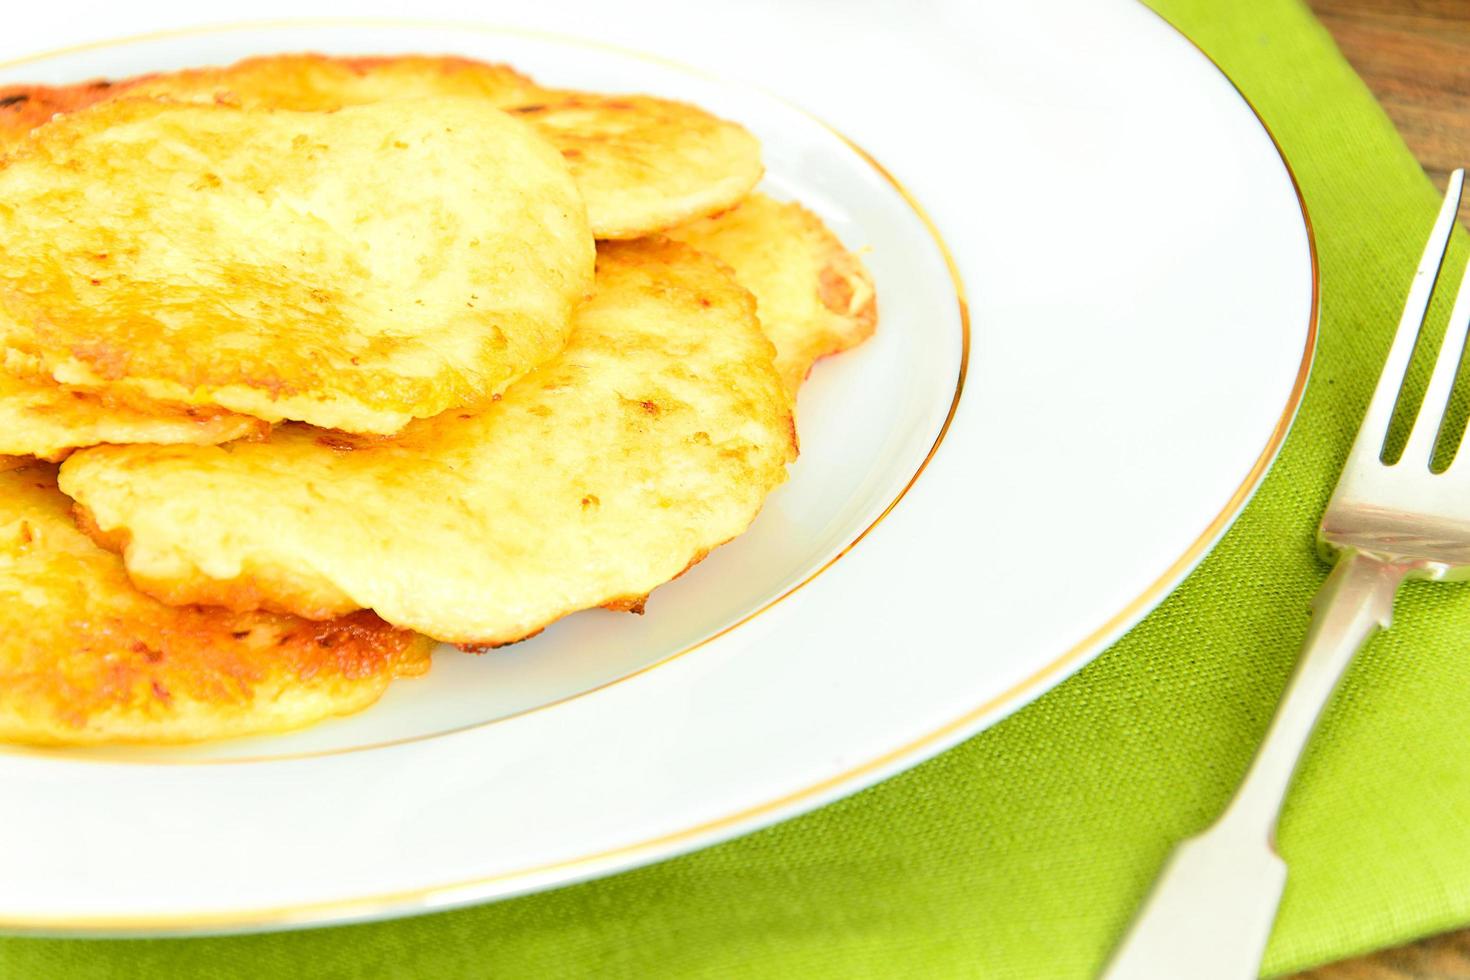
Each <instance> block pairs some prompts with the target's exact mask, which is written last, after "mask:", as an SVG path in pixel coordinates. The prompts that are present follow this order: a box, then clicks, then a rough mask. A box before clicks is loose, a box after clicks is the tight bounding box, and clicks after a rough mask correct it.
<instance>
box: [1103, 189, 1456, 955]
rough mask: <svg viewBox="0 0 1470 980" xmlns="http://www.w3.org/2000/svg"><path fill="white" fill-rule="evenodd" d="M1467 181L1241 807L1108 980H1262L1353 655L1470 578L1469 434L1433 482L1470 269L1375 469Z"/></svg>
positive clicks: (1341, 487)
mask: <svg viewBox="0 0 1470 980" xmlns="http://www.w3.org/2000/svg"><path fill="white" fill-rule="evenodd" d="M1464 184H1465V172H1464V171H1463V170H1456V171H1455V172H1454V174H1453V175H1452V176H1451V178H1450V186H1449V192H1448V193H1447V194H1446V195H1445V201H1444V205H1443V206H1442V207H1441V208H1440V211H1439V217H1438V218H1437V219H1436V220H1435V223H1434V229H1433V231H1431V232H1430V235H1429V242H1428V244H1427V245H1426V246H1425V248H1424V257H1423V259H1421V260H1420V262H1419V270H1418V271H1417V272H1415V273H1414V281H1413V283H1412V284H1411V285H1410V286H1409V296H1408V299H1407V301H1406V302H1405V304H1404V314H1403V317H1402V319H1400V320H1399V327H1398V332H1397V333H1396V334H1394V338H1393V345H1392V346H1391V347H1390V348H1389V351H1388V359H1387V361H1386V362H1385V363H1384V365H1383V373H1382V374H1381V375H1379V378H1378V386H1377V387H1376V388H1375V389H1374V391H1373V400H1372V401H1371V402H1370V403H1369V405H1368V413H1367V415H1366V416H1364V418H1363V424H1362V425H1361V426H1360V427H1359V429H1358V435H1357V438H1356V439H1354V441H1353V448H1352V451H1351V452H1350V453H1349V454H1348V460H1347V465H1346V466H1345V467H1344V468H1343V471H1342V475H1341V476H1340V477H1339V478H1338V481H1337V489H1336V490H1335V491H1333V494H1332V500H1331V501H1330V502H1329V503H1328V505H1327V513H1326V514H1324V515H1323V517H1322V526H1321V528H1320V529H1319V531H1318V541H1319V542H1320V544H1321V547H1322V549H1323V551H1324V552H1325V553H1326V554H1328V555H1329V556H1330V557H1333V558H1335V559H1336V565H1335V567H1334V568H1333V569H1332V573H1331V574H1330V575H1329V576H1328V577H1327V581H1326V582H1325V583H1324V584H1323V586H1322V590H1321V591H1320V592H1318V593H1317V598H1316V600H1315V602H1314V604H1313V621H1312V626H1311V629H1310V630H1309V631H1308V633H1307V639H1306V645H1305V647H1304V649H1303V650H1302V656H1301V660H1300V662H1299V663H1298V664H1297V669H1296V673H1295V675H1294V676H1293V677H1292V680H1291V683H1290V684H1289V685H1288V686H1287V689H1286V694H1285V696H1284V697H1283V698H1282V701H1281V705H1280V707H1279V708H1277V711H1276V717H1275V719H1273V720H1272V722H1271V728H1270V730H1269V731H1268V732H1267V733H1266V739H1265V741H1264V742H1263V743H1262V745H1261V748H1260V750H1259V751H1258V752H1257V753H1256V758H1255V761H1254V762H1252V764H1251V767H1250V771H1249V772H1247V773H1246V777H1245V781H1244V782H1243V783H1242V784H1241V786H1240V789H1239V790H1237V791H1236V794H1235V798H1234V799H1233V800H1231V801H1230V805H1229V806H1228V807H1226V809H1225V812H1224V814H1223V815H1221V817H1220V818H1219V820H1217V821H1216V822H1215V823H1214V825H1213V826H1211V827H1210V828H1209V829H1208V830H1206V831H1205V832H1204V833H1202V834H1200V835H1199V836H1197V837H1192V838H1190V839H1189V840H1187V841H1185V842H1184V843H1183V844H1181V845H1180V846H1179V848H1178V849H1177V850H1176V851H1175V852H1174V854H1173V856H1172V857H1171V858H1170V859H1169V862H1168V864H1166V865H1165V867H1164V870H1163V873H1162V874H1161V875H1160V877H1159V880H1158V883H1157V884H1155V886H1154V890H1153V893H1152V894H1151V895H1150V896H1149V898H1148V900H1147V902H1145V904H1144V906H1143V908H1142V910H1141V911H1140V913H1139V916H1138V918H1137V920H1136V921H1135V922H1134V923H1133V926H1132V928H1131V929H1130V930H1129V932H1128V934H1127V936H1126V937H1125V938H1124V940H1123V943H1122V945H1121V946H1119V948H1118V950H1117V952H1116V953H1115V954H1114V956H1113V959H1112V962H1111V963H1110V964H1109V965H1108V967H1107V969H1106V970H1105V971H1104V977H1105V978H1106V980H1154V978H1157V980H1180V978H1185V977H1188V978H1198V980H1226V978H1229V980H1244V978H1247V977H1252V978H1253V977H1255V976H1257V974H1258V971H1259V969H1260V965H1261V955H1262V954H1263V953H1264V952H1265V949H1266V941H1267V939H1269V938H1270V935H1271V925H1272V923H1273V922H1274V921H1275V918H1276V906H1277V905H1278V903H1279V902H1280V900H1281V890H1282V888H1283V887H1285V885H1286V862H1284V861H1282V860H1281V857H1280V856H1279V855H1278V854H1277V853H1276V846H1275V845H1276V820H1277V817H1278V815H1279V814H1280V811H1281V803H1282V800H1283V799H1284V798H1285V796H1286V790H1287V787H1288V786H1289V785H1290V783H1291V777H1292V774H1293V772H1294V771H1295V770H1296V766H1297V762H1298V761H1299V760H1300V758H1301V755H1302V750H1303V749H1304V748H1306V744H1307V739H1308V738H1310V737H1311V734H1312V729H1313V727H1314V726H1315V725H1316V723H1317V718H1318V717H1319V716H1320V715H1321V713H1322V709H1323V708H1324V707H1325V706H1326V705H1327V702H1328V701H1329V700H1330V699H1331V697H1332V692H1333V690H1334V689H1335V688H1336V687H1337V682H1338V680H1339V679H1341V677H1342V675H1343V672H1344V671H1345V670H1346V669H1347V665H1348V664H1349V663H1350V662H1351V661H1352V659H1353V655H1354V654H1356V653H1357V652H1358V650H1359V649H1360V648H1361V647H1362V646H1363V644H1364V643H1366V642H1367V640H1368V638H1369V637H1371V636H1372V635H1373V634H1374V633H1376V632H1377V631H1378V630H1379V629H1386V628H1387V627H1388V625H1389V620H1390V618H1391V616H1392V614H1393V599H1394V594H1395V593H1396V592H1397V591H1398V587H1399V583H1400V582H1402V581H1403V580H1404V579H1405V578H1425V579H1433V580H1436V581H1441V580H1451V579H1465V578H1470V450H1467V448H1466V444H1467V442H1470V432H1467V438H1464V439H1462V440H1461V442H1460V446H1459V450H1458V452H1457V454H1456V456H1455V457H1454V459H1453V461H1452V462H1451V464H1450V466H1449V468H1448V469H1447V470H1446V471H1445V472H1443V473H1440V474H1435V473H1432V472H1431V471H1430V461H1431V458H1432V457H1433V456H1434V447H1435V444H1436V442H1438V440H1439V434H1440V429H1441V427H1442V426H1443V424H1444V416H1445V410H1446V408H1447V406H1448V405H1449V401H1450V393H1451V391H1452V390H1453V388H1454V386H1455V377H1456V374H1457V370H1458V366H1459V363H1460V358H1461V356H1462V355H1463V352H1464V347H1465V339H1466V332H1467V330H1470V269H1467V271H1466V278H1465V279H1464V280H1462V281H1461V284H1460V290H1459V293H1458V295H1457V296H1456V297H1455V306H1454V312H1453V313H1451V315H1450V323H1449V327H1448V328H1447V329H1446V330H1445V335H1444V341H1443V343H1442V344H1441V346H1440V351H1439V358H1438V360H1436V361H1435V364H1434V372H1433V374H1432V375H1431V377H1430V380H1429V387H1428V388H1427V389H1426V391H1425V394H1424V402H1423V405H1422V406H1421V408H1420V410H1419V414H1418V417H1417V418H1416V419H1415V421H1414V424H1413V427H1412V429H1411V430H1410V433H1409V440H1408V443H1407V445H1406V446H1405V448H1404V452H1403V455H1402V456H1401V457H1400V458H1399V460H1398V462H1396V463H1394V464H1393V465H1386V464H1384V463H1383V462H1382V459H1381V457H1382V455H1383V449H1384V441H1385V439H1386V437H1387V435H1388V426H1389V420H1390V419H1391V418H1392V416H1393V412H1394V405H1395V403H1396V402H1397V401H1398V398H1399V391H1400V389H1401V388H1402V387H1403V381H1404V375H1405V374H1406V373H1407V371H1408V368H1409V361H1410V359H1411V358H1412V356H1413V353H1414V345H1415V343H1416V342H1417V340H1418V337H1419V332H1420V330H1421V329H1422V327H1423V324H1424V317H1425V313H1426V311H1427V310H1428V308H1429V300H1430V297H1431V295H1432V294H1433V292H1434V286H1435V282H1436V281H1437V280H1438V278H1439V270H1440V266H1441V265H1442V264H1443V262H1444V255H1445V251H1446V250H1447V248H1448V246H1449V241H1450V233H1451V232H1452V231H1453V230H1454V226H1455V215H1456V213H1457V212H1458V210H1459V207H1460V195H1461V192H1462V190H1463V188H1464Z"/></svg>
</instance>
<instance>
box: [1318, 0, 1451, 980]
mask: <svg viewBox="0 0 1470 980" xmlns="http://www.w3.org/2000/svg"><path fill="white" fill-rule="evenodd" d="M1308 2H1309V4H1310V5H1311V7H1312V9H1313V11H1315V12H1316V14H1317V17H1318V18H1319V19H1320V20H1321V21H1322V23H1323V25H1324V26H1325V27H1326V28H1327V29H1328V31H1330V32H1331V33H1332V36H1333V37H1334V38H1335V39H1336V40H1337V44H1338V47H1340V48H1341V49H1342V53H1343V55H1345V56H1346V57H1347V60H1348V61H1349V62H1350V63H1351V64H1352V66H1353V68H1354V69H1356V70H1357V72H1358V74H1359V75H1361V76H1362V78H1363V81H1365V82H1367V83H1368V87H1369V88H1370V89H1372V90H1373V94H1374V95H1376V96H1377V97H1378V101H1379V102H1380V103H1381V104H1382V105H1383V108H1384V109H1385V110H1386V111H1387V112H1388V115H1389V117H1390V118H1392V119H1393V122H1394V125H1395V126H1397V127H1398V130H1399V132H1400V133H1401V134H1403V137H1404V142H1406V143H1408V144H1409V149H1411V150H1413V151H1414V155H1415V156H1416V157H1418V158H1419V162H1420V163H1422V164H1423V165H1424V169H1425V170H1426V171H1428V173H1429V175H1430V176H1431V177H1432V178H1434V182H1435V183H1436V184H1438V185H1439V186H1440V187H1444V184H1445V180H1446V178H1447V176H1448V174H1449V172H1450V171H1451V170H1453V169H1454V168H1455V167H1459V166H1466V165H1470V111H1467V110H1470V0H1308ZM1460 220H1461V222H1462V223H1465V224H1470V196H1467V198H1466V200H1465V203H1463V204H1462V205H1461V206H1460ZM1411 977H1414V978H1430V977H1432V978H1434V980H1462V978H1470V929H1465V930H1462V931H1460V932H1452V933H1449V934H1447V935H1443V936H1436V937H1434V938H1432V939H1425V940H1422V941H1420V942H1417V943H1411V944H1409V945H1408V946H1403V947H1400V948H1398V949H1391V950H1385V951H1384V952H1382V953H1376V954H1374V955H1372V956H1365V957H1362V958H1361V959H1356V960H1347V961H1344V962H1342V963H1334V964H1332V965H1331V966H1324V967H1321V968H1319V969H1316V970H1310V971H1308V972H1306V973H1302V974H1298V975H1297V977H1296V978H1295V980H1409V978H1411Z"/></svg>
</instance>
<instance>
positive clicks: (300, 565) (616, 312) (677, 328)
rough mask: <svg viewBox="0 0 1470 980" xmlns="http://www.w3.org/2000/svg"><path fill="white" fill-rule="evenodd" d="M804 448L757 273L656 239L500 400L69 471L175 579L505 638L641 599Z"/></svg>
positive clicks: (137, 562)
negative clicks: (368, 434)
mask: <svg viewBox="0 0 1470 980" xmlns="http://www.w3.org/2000/svg"><path fill="white" fill-rule="evenodd" d="M795 455H796V442H795V430H794V427H793V423H792V417H791V402H790V396H789V395H788V394H787V392H786V391H785V389H784V387H783V385H782V384H781V380H780V377H779V376H778V375H777V373H776V370H775V366H774V363H773V350H772V347H771V344H770V342H769V341H768V340H767V339H766V337H765V336H764V335H763V334H762V333H761V330H760V325H759V323H758V321H757V320H756V317H755V304H754V301H753V300H752V298H751V296H750V294H749V293H748V292H746V291H745V290H744V289H742V288H741V287H740V286H739V285H738V284H736V283H735V282H734V281H733V280H732V279H731V278H730V276H729V274H728V273H727V272H726V271H725V268H724V266H722V265H721V264H720V263H718V262H717V261H716V260H714V259H711V258H709V257H707V256H705V255H702V254H701V253H699V252H696V251H694V250H693V249H691V248H688V247H687V246H684V245H680V244H677V243H674V242H669V241H666V240H661V239H651V240H644V241H639V242H627V243H613V244H608V245H604V246H601V247H600V248H599V253H598V269H597V289H596V292H595V293H594V295H593V297H592V299H591V300H589V301H588V302H587V303H586V304H585V305H584V306H583V307H582V308H581V309H580V310H579V311H578V314H577V318H576V325H575V329H574V330H573V333H572V337H571V340H570V342H569V343H568V345H567V347H566V349H565V350H564V351H563V352H562V354H561V355H560V356H559V357H557V358H556V359H554V360H553V361H551V362H549V363H548V364H546V365H545V366H543V367H541V368H539V369H538V370H536V371H535V372H533V373H531V374H529V375H527V376H526V377H524V378H522V379H521V380H520V381H518V382H517V383H516V384H514V385H512V386H511V387H510V388H509V389H507V390H506V392H505V393H504V395H503V396H502V397H501V398H499V399H498V400H493V401H489V402H486V403H485V404H482V405H481V406H479V407H478V408H473V409H459V410H455V411H451V412H447V413H445V414H444V415H442V416H439V417H437V418H433V419H425V420H421V421H416V422H414V423H412V424H411V425H409V426H408V427H407V428H406V429H405V430H404V431H403V432H402V433H400V434H399V435H397V436H395V437H393V438H390V439H367V438H362V437H349V436H345V435H339V434H335V433H324V432H320V431H315V430H311V429H308V428H305V427H301V426H284V427H282V428H280V429H277V430H276V431H275V432H273V433H272V435H271V438H270V440H269V441H268V442H258V443H244V442H242V443H232V444H230V445H227V446H221V447H185V446H173V447H150V446H121V447H111V446H106V447H99V448H96V449H85V450H81V451H79V452H77V453H74V454H73V455H72V456H71V457H70V458H69V459H68V460H67V462H66V463H65V464H64V465H63V468H62V471H61V474H62V475H61V481H62V487H63V489H64V490H65V491H66V492H67V493H68V494H70V495H71V496H72V497H74V498H75V499H76V500H77V501H78V502H79V504H80V505H81V507H82V508H84V512H85V513H86V514H87V515H88V523H89V526H90V527H91V528H92V529H93V531H94V533H95V534H97V536H98V538H99V540H102V541H106V542H110V543H112V544H121V543H125V547H124V550H123V554H124V559H125V562H126V564H127V567H128V571H129V574H130V575H131V576H132V578H133V580H134V582H135V583H137V584H138V585H139V586H140V587H141V588H143V589H144V590H145V591H148V592H149V593H151V594H153V595H156V596H158V597H160V598H162V599H163V600H165V601H168V602H173V603H185V602H207V603H214V604H218V605H223V606H230V607H234V608H256V607H265V608H272V609H276V610H281V611H291V612H295V613H299V614H301V615H304V616H307V617H310V618H324V617H328V616H334V615H339V614H342V613H345V612H348V611H350V610H354V609H359V608H368V609H372V610H374V611H376V612H377V613H378V615H380V616H382V617H383V618H384V619H385V620H387V621H388V622H390V623H394V624H396V625H399V626H405V627H409V628H412V629H416V630H418V631H420V632H423V633H427V634H428V635H430V636H433V637H436V638H438V639H442V640H447V641H450V642H455V643H461V644H475V645H481V644H483V645H496V644H502V643H508V642H512V641H515V640H519V639H522V638H524V637H526V636H529V635H531V634H533V633H535V632H537V631H538V630H540V629H541V628H542V627H543V626H545V625H546V624H547V623H549V622H551V621H553V620H556V619H558V618H560V617H562V616H564V615H566V614H568V613H571V612H574V611H576V610H579V609H585V608H588V607H591V606H598V605H621V606H625V607H626V606H629V605H635V604H636V603H637V602H639V601H640V600H641V599H642V597H644V596H646V595H647V594H648V593H649V592H650V591H652V590H653V589H654V588H655V587H656V586H658V585H660V584H662V583H664V582H667V581H668V580H669V579H672V578H674V577H675V576H677V575H679V574H680V573H681V572H683V571H684V570H685V569H686V568H688V567H689V566H690V565H691V564H693V563H695V562H697V561H699V560H700V559H701V558H702V557H703V556H704V555H705V554H706V553H708V552H709V551H710V550H711V549H712V548H715V547H716V546H718V545H720V544H722V543H724V542H725V541H728V540H729V539H731V538H733V537H735V536H736V535H738V534H739V533H741V532H742V531H744V530H745V528H746V527H747V526H748V525H749V524H750V522H751V521H752V520H753V519H754V518H755V516H756V513H757V512H758V511H759V510H760V507H761V504H762V502H763V501H764V500H765V498H766V496H767V494H769V493H770V491H771V490H772V489H774V488H775V487H776V486H777V485H779V484H780V483H782V482H783V481H784V480H785V478H786V466H787V464H788V463H789V462H790V461H791V460H792V459H794V458H795Z"/></svg>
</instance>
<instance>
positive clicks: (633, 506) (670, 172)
mask: <svg viewBox="0 0 1470 980" xmlns="http://www.w3.org/2000/svg"><path fill="white" fill-rule="evenodd" d="M761 173H762V167H761V156H760V146H759V144H758V143H757V141H756V140H755V138H754V137H752V136H751V135H750V133H748V132H747V131H746V130H744V129H743V128H741V127H740V126H738V125H736V124H734V123H731V122H728V121H726V120H723V119H719V118H716V117H714V116H712V115H710V114H708V113H706V112H704V111H702V110H700V109H698V108H695V107H694V106H690V105H686V104H683V103H679V102H672V101H668V100H665V99H658V98H651V97H647V96H641V95H635V96H607V95H597V94H591V93H586V92H571V91H565V90H557V89H549V88H543V87H541V86H540V85H537V84H536V83H535V82H533V81H532V80H531V79H529V78H527V77H526V76H524V75H522V74H520V73H518V72H516V71H513V70H511V69H509V68H506V67H504V66H500V65H490V64H483V63H479V62H475V61H470V60H466V59H462V58H448V57H418V56H413V57H384V58H356V57H354V58H334V57H325V56H321V55H284V56H269V57H261V58H253V59H250V60H247V61H243V62H240V63H239V64H236V65H233V66H231V67H227V68H201V69H193V70H188V71H182V72H177V73H173V74H160V75H149V76H142V77H138V78H132V79H126V80H122V81H118V82H89V83H85V84H80V85H75V86H67V87H59V88H58V87H47V86H12V87H9V88H0V740H5V741H12V742H26V743H33V744H82V743H91V744H97V743H110V742H180V741H197V740H203V739H213V738H222V737H226V736H237V735H246V734H260V733H266V732H275V731H281V730H284V729H289V728H295V727H299V726H302V725H306V724H310V723H311V722H314V721H317V720H319V719H321V718H324V717H328V716H332V715H338V714H344V713H347V712H351V711H356V710H359V709H361V708H364V707H366V706H367V705H369V704H371V703H372V702H373V701H375V700H376V699H377V698H378V697H379V696H380V695H381V694H382V693H383V691H384V689H385V688H386V686H387V685H388V683H389V682H390V681H391V680H392V679H393V678H395V677H404V676H410V675H415V674H420V673H422V672H424V671H426V670H427V669H428V666H429V658H430V650H431V648H432V646H433V643H432V641H435V640H437V641H444V642H448V643H454V644H458V645H460V646H462V647H464V648H466V649H470V650H481V649H485V648H488V647H494V646H499V645H502V644H506V643H513V642H515V641H517V640H521V639H524V638H526V637H528V636H532V635H534V634H535V633H537V632H539V631H540V630H541V629H542V628H543V627H544V626H546V624H548V623H550V622H552V621H553V620H556V619H558V618H560V617H562V616H565V615H567V614H568V613H571V612H575V611H577V610H580V609H587V608H590V607H595V606H604V607H608V608H613V609H629V610H635V611H642V607H643V603H644V600H645V599H646V598H647V596H648V594H649V592H650V591H652V590H653V589H654V588H655V587H656V586H658V585H660V584H661V583H664V582H667V581H669V580H670V579H672V578H674V577H676V576H678V575H679V574H681V573H682V572H684V571H685V570H686V569H688V568H689V567H690V566H691V565H693V564H695V563H696V562H698V561H699V560H700V559H701V558H703V557H704V556H705V555H706V554H707V553H708V552H709V551H710V550H711V549H712V548H715V547H717V546H718V545H720V544H722V543H724V542H726V541H729V540H730V539H731V538H733V537H735V536H736V535H738V534H740V533H741V532H742V531H744V530H745V529H746V528H747V527H748V526H749V525H750V523H751V521H752V520H753V519H754V518H755V516H756V514H757V512H758V511H759V510H760V507H761V504H762V502H763V501H764V500H765V498H766V495H767V494H769V493H770V492H771V491H772V490H773V489H774V488H775V487H776V486H778V485H779V484H780V483H781V482H782V481H783V480H785V478H786V470H787V466H788V465H789V464H790V463H791V462H792V461H793V460H794V459H795V457H796V451H797V445H796V430H795V426H794V423H793V418H792V406H793V402H794V400H795V395H796V389H797V387H798V386H799V385H800V384H801V382H802V381H803V380H804V379H805V377H806V375H807V372H808V370H809V369H810V367H811V365H812V363H813V362H814V361H815V360H816V359H817V358H819V357H822V356H823V355H826V354H831V353H834V352H836V351H840V350H843V349H845V348H848V347H851V346H853V345H854V344H857V343H860V342H861V341H862V340H863V339H864V338H866V337H867V336H868V335H869V334H870V333H871V332H872V331H873V328H874V324H875V321H876V308H875V305H874V297H873V289H872V285H871V282H870V280H869V278H868V276H867V273H866V272H865V271H864V270H863V268H862V266H861V264H860V263H859V262H858V260H857V259H856V258H855V257H854V256H853V255H852V254H850V253H849V252H847V251H846V250H845V249H844V248H843V247H842V245H841V244H840V243H839V242H838V241H837V239H836V238H835V237H834V236H833V235H832V234H831V232H829V231H828V230H827V229H826V228H825V227H824V226H823V225H822V224H821V222H820V221H818V220H817V218H816V217H815V216H813V215H812V214H811V213H809V212H808V211H806V210H804V209H803V208H802V207H801V206H799V205H797V204H793V203H785V202H778V201H775V200H772V199H771V198H768V197H765V196H762V195H760V194H758V193H752V188H754V187H755V185H756V183H757V182H758V181H759V179H760V177H761ZM58 464H59V465H58Z"/></svg>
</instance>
